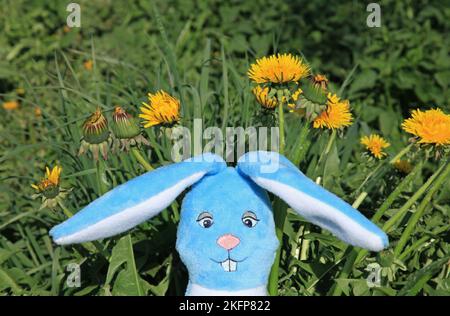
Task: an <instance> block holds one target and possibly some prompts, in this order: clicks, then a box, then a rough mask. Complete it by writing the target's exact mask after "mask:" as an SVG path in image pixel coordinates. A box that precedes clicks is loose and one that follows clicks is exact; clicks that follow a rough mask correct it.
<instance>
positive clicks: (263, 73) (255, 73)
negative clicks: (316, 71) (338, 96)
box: [248, 54, 309, 83]
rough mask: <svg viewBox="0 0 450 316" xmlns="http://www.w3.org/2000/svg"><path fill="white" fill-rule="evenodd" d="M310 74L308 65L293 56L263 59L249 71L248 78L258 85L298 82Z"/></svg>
mask: <svg viewBox="0 0 450 316" xmlns="http://www.w3.org/2000/svg"><path fill="white" fill-rule="evenodd" d="M308 74H309V67H308V65H306V64H305V63H304V62H303V61H302V60H301V59H300V58H299V57H298V56H292V55H291V54H282V55H281V54H278V55H272V56H269V57H262V58H260V59H257V60H256V63H254V64H252V65H251V66H250V69H249V71H248V77H249V78H250V79H251V80H253V81H254V82H256V83H269V82H271V83H285V82H291V81H294V82H297V81H299V80H300V79H302V78H304V77H306V76H307V75H308Z"/></svg>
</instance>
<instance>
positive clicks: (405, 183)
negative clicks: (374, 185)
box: [372, 162, 423, 223]
mask: <svg viewBox="0 0 450 316" xmlns="http://www.w3.org/2000/svg"><path fill="white" fill-rule="evenodd" d="M422 166H423V164H422V162H419V163H418V164H417V166H416V167H415V168H414V169H413V170H412V171H411V172H410V173H409V174H408V175H407V176H406V177H405V178H404V179H403V181H402V182H400V183H399V184H398V186H397V187H396V188H395V190H394V191H392V193H391V194H389V196H388V197H387V198H386V200H385V201H384V202H383V204H382V205H381V206H380V208H379V209H378V211H376V213H375V215H374V216H373V217H372V221H373V222H374V223H376V222H378V221H379V220H380V219H381V217H382V216H383V215H384V213H385V212H386V211H387V210H388V209H389V207H390V206H391V205H392V203H394V201H395V199H396V198H397V197H398V196H399V195H400V194H401V193H402V192H403V190H405V188H406V187H407V186H408V185H409V183H410V182H411V181H412V180H413V179H414V178H415V176H416V174H417V173H418V172H419V171H420V170H422Z"/></svg>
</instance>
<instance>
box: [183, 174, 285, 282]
mask: <svg viewBox="0 0 450 316" xmlns="http://www.w3.org/2000/svg"><path fill="white" fill-rule="evenodd" d="M277 247H278V239H277V237H276V235H275V226H274V220H273V214H272V209H271V206H270V202H269V199H268V197H267V193H266V192H265V191H264V190H263V189H261V188H260V187H258V186H257V185H256V184H255V183H254V182H252V181H251V180H249V179H248V178H244V177H242V176H241V175H240V174H239V173H238V172H237V171H236V169H234V168H227V169H224V170H223V171H221V172H220V173H218V174H215V175H211V176H206V177H204V178H203V179H202V181H201V182H199V183H197V184H196V185H195V186H194V187H193V188H192V190H191V191H190V192H189V193H188V194H187V195H186V197H185V199H184V201H183V206H182V211H181V220H180V224H179V228H178V238H177V250H178V252H179V254H180V256H181V259H182V260H183V262H184V264H185V265H186V266H187V268H188V271H189V279H190V282H191V284H196V285H201V286H203V287H205V288H209V289H216V290H229V291H233V290H240V289H245V288H256V287H258V286H261V285H264V284H265V283H266V282H267V276H268V275H269V272H270V267H271V265H272V263H273V259H274V255H275V251H276V249H277Z"/></svg>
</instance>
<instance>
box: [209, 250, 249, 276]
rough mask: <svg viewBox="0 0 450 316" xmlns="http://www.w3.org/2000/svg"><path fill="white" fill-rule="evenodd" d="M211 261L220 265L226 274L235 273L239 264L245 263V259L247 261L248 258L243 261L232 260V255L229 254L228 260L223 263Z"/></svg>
mask: <svg viewBox="0 0 450 316" xmlns="http://www.w3.org/2000/svg"><path fill="white" fill-rule="evenodd" d="M210 259H211V260H212V261H214V262H215V263H218V264H220V266H221V267H222V269H223V270H224V271H225V272H235V271H236V270H237V266H238V263H239V262H242V261H244V260H245V259H247V257H246V258H244V259H242V260H234V259H231V258H230V254H228V258H227V259H225V260H223V261H218V260H214V259H212V258H210Z"/></svg>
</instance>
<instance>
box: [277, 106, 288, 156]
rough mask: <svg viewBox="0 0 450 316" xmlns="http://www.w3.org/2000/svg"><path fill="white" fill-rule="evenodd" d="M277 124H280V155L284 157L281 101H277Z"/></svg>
mask: <svg viewBox="0 0 450 316" xmlns="http://www.w3.org/2000/svg"><path fill="white" fill-rule="evenodd" d="M278 123H279V124H280V154H282V155H284V147H285V145H286V143H285V139H284V110H283V102H282V100H278Z"/></svg>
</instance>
